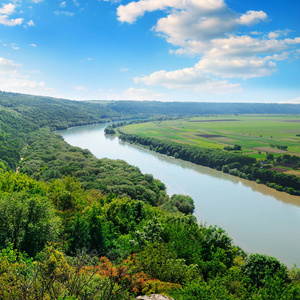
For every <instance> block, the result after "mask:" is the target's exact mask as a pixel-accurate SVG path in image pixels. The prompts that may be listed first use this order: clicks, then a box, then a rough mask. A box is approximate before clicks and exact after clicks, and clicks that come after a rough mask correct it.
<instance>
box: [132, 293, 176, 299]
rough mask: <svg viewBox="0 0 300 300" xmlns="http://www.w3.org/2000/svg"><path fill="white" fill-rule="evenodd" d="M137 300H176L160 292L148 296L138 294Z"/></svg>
mask: <svg viewBox="0 0 300 300" xmlns="http://www.w3.org/2000/svg"><path fill="white" fill-rule="evenodd" d="M135 300H174V299H172V298H170V297H167V296H164V295H159V294H152V295H147V296H138V297H137V298H135Z"/></svg>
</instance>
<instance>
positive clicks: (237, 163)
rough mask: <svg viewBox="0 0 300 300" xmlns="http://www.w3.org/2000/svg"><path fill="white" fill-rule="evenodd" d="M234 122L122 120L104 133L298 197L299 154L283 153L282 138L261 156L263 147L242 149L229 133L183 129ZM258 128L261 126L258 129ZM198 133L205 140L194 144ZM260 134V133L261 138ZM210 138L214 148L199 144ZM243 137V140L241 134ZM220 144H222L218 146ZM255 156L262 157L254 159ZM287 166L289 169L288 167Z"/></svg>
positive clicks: (299, 189)
mask: <svg viewBox="0 0 300 300" xmlns="http://www.w3.org/2000/svg"><path fill="white" fill-rule="evenodd" d="M255 118H256V122H259V120H260V118H261V117H255ZM277 118H278V117H277ZM233 121H235V122H236V121H239V120H237V119H234V120H231V119H224V117H223V119H216V118H215V117H214V118H213V119H211V118H207V119H204V118H201V119H199V120H197V119H196V120H195V119H193V120H190V119H186V118H185V119H176V120H171V121H159V122H157V121H154V122H153V121H152V122H149V121H148V122H147V121H138V122H135V121H132V122H129V123H126V122H121V123H116V124H113V125H112V126H108V127H107V128H106V129H105V133H106V134H112V135H114V134H117V133H118V137H119V138H120V140H122V141H124V142H129V143H133V144H137V145H140V146H142V147H145V148H147V149H149V150H152V151H155V152H159V153H161V154H165V155H168V156H172V157H174V158H179V159H182V160H185V161H190V162H192V163H194V164H197V165H201V166H205V167H209V168H213V169H216V170H218V171H223V172H224V173H229V174H230V175H233V176H238V177H240V178H243V179H247V180H251V181H256V182H257V183H261V184H265V185H266V186H268V187H271V188H274V189H276V190H277V191H281V192H286V193H288V194H291V195H296V196H299V195H300V172H296V170H298V169H299V168H300V156H297V155H292V154H288V153H286V150H287V148H288V146H284V145H282V143H283V142H282V141H281V140H279V139H278V140H276V141H274V142H273V143H276V144H277V145H274V144H270V147H269V148H267V147H266V148H265V149H264V150H265V152H266V154H265V155H263V154H261V150H262V148H263V147H261V148H259V149H260V150H257V149H255V147H252V148H249V149H246V150H244V149H242V146H240V145H237V144H235V145H233V143H234V142H236V141H235V140H234V139H233V138H232V137H231V136H230V137H231V138H227V137H225V136H224V135H219V134H211V133H209V134H208V133H207V132H208V131H207V128H205V129H204V130H206V131H204V132H206V134H197V133H194V132H193V136H192V137H191V135H192V134H191V131H192V130H195V132H197V131H199V129H198V128H194V127H193V128H188V129H184V130H183V129H182V128H186V127H187V126H188V125H187V123H188V122H194V123H195V122H198V123H202V122H210V123H211V122H222V123H223V122H233ZM284 121H285V120H284ZM294 122H296V121H294ZM129 124H131V125H129ZM132 124H134V125H132ZM178 124H180V125H181V126H180V129H178V128H179V125H178ZM240 126H242V125H240ZM202 130H203V128H202ZM213 130H214V133H215V132H216V130H217V129H216V128H214V129H213ZM261 130H263V129H262V128H261ZM186 131H188V133H186ZM269 134H271V135H272V132H270V133H269ZM275 134H276V133H275ZM277 134H278V133H277ZM159 135H161V137H162V138H159ZM188 135H189V139H187V140H186V141H182V140H184V136H188ZM243 135H244V134H243ZM249 135H250V134H249ZM153 136H155V137H153ZM156 136H157V137H156ZM199 136H200V137H201V138H202V140H204V141H203V142H202V140H200V142H199V144H200V146H198V145H195V142H194V141H195V140H196V139H198V137H199ZM261 136H262V135H260V137H261ZM295 136H296V139H298V136H297V135H296V134H295ZM220 137H222V138H223V137H224V138H223V140H222V143H220V142H219V140H220V139H219V138H220ZM212 138H215V140H217V141H218V142H216V143H215V146H214V147H203V146H202V147H201V143H203V144H204V145H205V143H206V141H207V140H209V142H210V143H212ZM242 138H243V139H244V140H245V137H244V136H243V137H242ZM246 138H247V136H246ZM250 138H251V143H252V144H253V145H255V141H254V139H255V137H254V138H253V135H252V136H251V137H250ZM271 138H272V137H271ZM226 139H227V141H229V140H230V142H231V144H229V145H228V144H227V145H226V144H225V143H224V141H226ZM256 139H257V138H256ZM258 139H259V138H258ZM227 141H226V142H227ZM259 143H261V141H258V142H257V144H258V145H259ZM297 143H299V141H295V142H294V144H296V145H297ZM220 144H221V146H220V147H218V146H219V145H220ZM224 144H225V146H224ZM231 145H232V146H231ZM292 146H293V145H292ZM222 148H223V149H222ZM274 148H275V149H277V148H278V149H284V150H285V151H284V150H280V151H276V150H273V149H274ZM252 149H255V150H256V151H253V150H252ZM241 150H244V151H241ZM267 151H269V152H275V153H276V154H273V153H269V152H267ZM255 152H257V154H255ZM256 157H261V158H260V159H257V158H256ZM287 166H288V167H289V168H287ZM290 170H295V171H294V174H290V173H285V172H286V171H288V172H293V171H290ZM298 173H299V174H298Z"/></svg>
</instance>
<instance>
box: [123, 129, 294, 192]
mask: <svg viewBox="0 0 300 300" xmlns="http://www.w3.org/2000/svg"><path fill="white" fill-rule="evenodd" d="M120 133H121V134H120V137H119V138H120V139H121V140H122V141H127V142H130V143H135V144H138V145H142V146H145V147H148V148H149V149H150V150H153V151H156V152H159V153H162V154H166V155H169V156H173V157H175V158H180V159H183V160H186V161H190V162H192V163H195V164H197V165H201V166H206V167H210V168H213V169H216V170H219V171H220V170H222V171H223V172H225V173H230V174H231V175H235V176H239V177H242V178H245V179H248V180H254V181H257V182H259V183H264V184H266V185H268V186H269V187H272V188H275V189H277V190H278V191H284V192H287V193H289V194H292V195H300V177H298V176H295V175H290V174H285V173H280V172H276V171H271V170H267V169H263V168H260V164H257V163H256V159H255V158H252V157H248V156H246V155H242V154H238V153H233V152H232V151H230V152H227V151H222V150H219V149H208V148H201V147H197V146H192V145H186V144H180V143H176V142H172V141H164V140H159V139H156V138H150V137H142V136H138V135H134V134H124V133H122V131H121V130H120ZM236 148H237V147H236ZM285 157H286V156H285ZM285 161H287V158H286V159H285Z"/></svg>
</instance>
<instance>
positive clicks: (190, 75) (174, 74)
mask: <svg viewBox="0 0 300 300" xmlns="http://www.w3.org/2000/svg"><path fill="white" fill-rule="evenodd" d="M134 82H135V83H144V84H146V85H162V86H164V87H166V88H169V89H185V90H193V91H196V92H199V91H212V92H215V93H225V92H229V91H230V92H233V91H238V90H240V85H239V84H231V83H229V82H228V81H226V80H216V79H212V78H211V77H210V76H208V75H205V74H204V73H203V72H202V71H201V70H200V68H198V67H197V65H196V66H194V67H192V68H185V69H181V70H176V71H170V72H167V71H165V70H161V71H157V72H154V73H152V74H151V75H149V76H144V77H136V78H134Z"/></svg>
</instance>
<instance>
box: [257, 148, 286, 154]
mask: <svg viewBox="0 0 300 300" xmlns="http://www.w3.org/2000/svg"><path fill="white" fill-rule="evenodd" d="M253 149H254V150H257V151H263V152H269V153H287V152H286V151H284V150H279V149H275V148H269V147H255V148H253Z"/></svg>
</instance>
